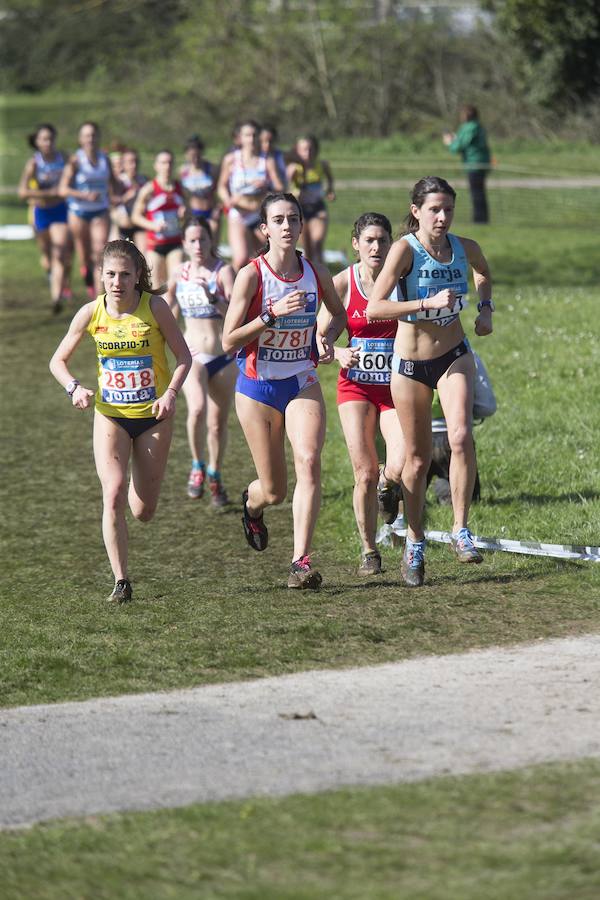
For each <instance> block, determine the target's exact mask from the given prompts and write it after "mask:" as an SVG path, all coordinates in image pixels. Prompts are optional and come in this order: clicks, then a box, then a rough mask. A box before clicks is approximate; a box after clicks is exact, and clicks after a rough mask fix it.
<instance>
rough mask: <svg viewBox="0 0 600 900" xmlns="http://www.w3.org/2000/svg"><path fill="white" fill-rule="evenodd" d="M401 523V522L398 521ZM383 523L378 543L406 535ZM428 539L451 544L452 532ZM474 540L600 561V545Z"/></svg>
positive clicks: (486, 546)
mask: <svg viewBox="0 0 600 900" xmlns="http://www.w3.org/2000/svg"><path fill="white" fill-rule="evenodd" d="M398 524H400V523H398ZM402 525H404V523H403V522H402V523H401V527H397V526H396V523H394V524H393V525H383V526H382V527H381V528H380V529H379V532H378V534H377V543H378V544H389V543H393V538H394V537H397V538H400V537H406V528H404V527H402ZM425 537H426V538H427V540H428V541H433V542H434V543H437V544H449V543H450V534H449V532H447V531H426V532H425ZM473 542H474V544H475V546H476V547H478V548H479V549H480V550H500V551H502V552H504V553H524V554H527V555H529V556H546V557H552V558H553V559H581V560H585V561H586V562H600V547H579V546H573V545H570V544H545V543H541V542H540V541H511V540H508V539H506V540H505V539H504V538H485V537H477V536H476V535H474V536H473Z"/></svg>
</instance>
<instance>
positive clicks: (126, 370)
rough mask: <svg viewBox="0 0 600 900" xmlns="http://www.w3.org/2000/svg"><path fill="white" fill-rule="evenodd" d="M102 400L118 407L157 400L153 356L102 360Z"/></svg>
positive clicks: (105, 358)
mask: <svg viewBox="0 0 600 900" xmlns="http://www.w3.org/2000/svg"><path fill="white" fill-rule="evenodd" d="M100 365H101V367H102V387H101V394H102V400H103V401H104V402H105V403H114V404H118V405H123V404H129V403H148V402H149V401H154V400H156V385H155V381H154V369H153V368H152V357H151V356H134V357H118V356H117V357H115V356H109V357H107V356H103V357H101V358H100Z"/></svg>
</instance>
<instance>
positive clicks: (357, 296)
mask: <svg viewBox="0 0 600 900" xmlns="http://www.w3.org/2000/svg"><path fill="white" fill-rule="evenodd" d="M391 243H392V226H391V225H390V222H389V220H388V219H387V218H386V217H385V216H384V215H381V214H380V213H365V214H364V215H362V216H360V218H358V219H357V220H356V222H355V223H354V227H353V229H352V246H353V248H354V250H355V252H356V254H357V256H358V262H357V263H355V264H354V265H352V266H350V267H349V268H347V269H344V271H343V272H340V273H339V274H338V275H336V277H335V278H334V281H333V283H334V285H335V289H336V291H337V293H338V296H339V297H340V299H341V300H342V303H343V304H344V306H345V308H346V314H347V316H348V324H347V326H346V327H347V329H348V337H349V340H348V346H347V347H336V348H335V357H336V359H337V361H338V362H339V364H340V366H341V367H342V368H341V371H340V374H339V377H338V389H337V402H338V411H339V415H340V421H341V423H342V428H343V431H344V437H345V438H346V444H347V446H348V452H349V454H350V460H351V462H352V468H353V470H354V496H353V503H354V515H355V516H356V524H357V525H358V532H359V535H360V540H361V543H362V561H361V564H360V567H359V569H358V574H359V575H361V576H368V575H379V574H380V573H381V556H380V554H379V552H378V551H377V549H376V546H375V534H376V530H377V509H378V505H379V511H380V512H381V514H382V516H383V518H384V520H385V521H386V522H388V523H389V522H393V521H394V519H395V518H396V516H397V514H398V508H399V501H400V476H401V474H402V466H403V462H404V443H403V440H402V431H401V429H400V424H399V422H398V416H397V415H396V411H395V409H394V402H393V400H392V395H391V391H390V380H391V365H390V364H391V359H392V354H393V350H394V338H395V336H396V328H397V322H396V321H387V322H386V321H379V322H374V321H370V320H369V319H367V315H366V309H367V303H368V300H369V297H370V295H371V290H372V288H373V285H374V283H375V279H376V278H377V276H378V274H379V272H380V271H381V268H382V266H383V263H384V260H385V258H386V256H387V254H388V250H389V249H390V246H391ZM398 290H399V287H396V288H394V290H393V291H392V295H391V297H392V298H393V299H396V298H397V294H398ZM319 323H320V327H321V328H322V329H325V328H326V327H327V325H328V314H327V311H326V310H323V311H322V312H321V313H320V315H319ZM378 424H379V429H380V431H381V434H382V436H383V439H384V442H385V448H386V461H385V465H384V466H383V467H382V470H381V473H379V464H378V458H377V447H376V443H375V438H376V432H377V425H378ZM378 475H379V481H378Z"/></svg>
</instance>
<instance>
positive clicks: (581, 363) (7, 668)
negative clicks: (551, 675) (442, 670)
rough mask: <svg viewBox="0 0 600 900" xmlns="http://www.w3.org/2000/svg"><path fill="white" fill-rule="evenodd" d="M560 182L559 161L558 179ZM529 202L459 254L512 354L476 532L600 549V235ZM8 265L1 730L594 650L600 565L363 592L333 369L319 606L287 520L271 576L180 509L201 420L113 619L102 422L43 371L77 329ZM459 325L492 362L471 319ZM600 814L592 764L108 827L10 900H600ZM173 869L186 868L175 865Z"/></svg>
mask: <svg viewBox="0 0 600 900" xmlns="http://www.w3.org/2000/svg"><path fill="white" fill-rule="evenodd" d="M365 155H366V152H365ZM583 155H585V154H582V156H583ZM373 156H374V157H375V156H376V154H373ZM341 159H342V156H341V153H340V160H341ZM555 160H556V158H555V157H554V155H550V156H549V157H548V159H547V162H548V167H551V166H552V164H553V162H554V161H555ZM21 162H22V159H21ZM21 162H20V164H21ZM384 170H385V167H382V166H380V168H379V169H376V170H375V171H378V172H379V173H382V172H384ZM421 174H422V173H421ZM442 174H443V172H442ZM402 177H404V175H403V176H402ZM510 193H511V192H510V191H506V190H504V191H500V190H497V191H494V190H492V191H491V192H490V202H491V208H492V214H493V216H494V221H493V224H492V225H490V226H487V227H481V228H479V229H478V230H477V232H474V230H473V228H472V226H470V225H469V223H468V210H467V200H466V197H465V196H464V194H463V195H460V196H459V206H458V212H457V222H456V228H455V230H456V231H458V233H462V234H467V235H472V236H476V237H477V238H478V239H479V240H480V241H481V244H482V246H483V248H484V250H485V252H486V254H487V256H488V258H489V260H490V262H491V265H492V271H493V274H494V280H495V283H496V290H495V293H494V296H495V300H496V303H497V307H498V313H497V315H496V320H495V325H496V331H495V333H494V335H493V336H492V337H490V338H487V339H479V338H474V339H473V345H474V347H475V348H476V349H477V350H478V352H480V353H481V355H482V356H483V358H484V360H485V362H486V364H487V366H488V368H489V370H490V373H491V376H492V379H493V382H494V386H495V389H496V393H497V397H498V403H499V409H498V412H497V414H496V416H495V417H494V418H493V419H491V420H489V421H488V422H487V423H485V424H484V425H483V426H481V427H480V428H478V429H477V433H476V440H477V448H478V455H479V468H480V474H481V479H482V490H483V498H482V502H481V503H480V504H478V505H476V506H475V507H474V508H473V511H472V517H471V525H472V528H473V530H474V531H475V532H477V533H478V534H483V535H486V536H499V537H500V536H501V537H508V538H518V539H536V540H543V541H550V542H557V543H558V542H566V543H576V544H592V545H597V544H599V543H600V458H599V456H598V452H597V435H598V431H599V426H600V417H599V414H598V405H597V400H596V397H595V388H594V384H595V383H596V377H597V371H598V362H599V357H600V350H599V348H598V342H597V341H596V340H595V338H594V330H593V323H594V321H595V311H596V306H597V304H598V303H599V302H600V288H599V287H598V282H597V271H596V269H597V266H596V264H595V260H596V256H597V241H598V230H597V226H596V228H595V229H594V228H591V227H587V226H586V227H582V226H581V222H580V220H579V213H578V210H577V209H573V207H572V192H568V191H555V192H547V191H546V192H542V191H539V192H529V193H528V194H527V196H526V197H525V198H524V197H523V194H522V193H519V192H517V191H515V192H514V195H513V198H512V203H511V198H510V197H509V194H510ZM580 193H581V194H583V193H584V192H580ZM405 194H406V192H394V191H391V190H384V189H380V190H360V191H356V190H353V191H350V190H349V191H343V192H340V196H339V198H338V200H337V201H336V203H335V204H333V205H332V208H331V214H332V223H331V232H330V240H329V246H331V247H339V248H342V247H343V248H344V249H346V250H347V251H349V232H350V228H351V224H352V222H353V220H354V219H355V218H356V216H357V215H358V214H360V213H361V212H363V211H365V210H366V209H375V210H378V211H381V212H385V213H387V214H388V215H390V217H391V219H392V221H393V224H394V227H398V226H399V224H400V220H401V218H402V216H403V215H404V212H405V208H406V196H405ZM586 196H587V198H588V199H587V202H588V203H589V204H590V209H591V212H590V217H592V216H596V215H597V212H596V211H597V209H598V204H597V202H595V200H594V194H593V191H590V192H589V194H586ZM533 198H534V199H535V204H536V206H535V209H536V213H535V215H534V216H533V219H534V221H533V223H532V216H531V210H530V208H529V207H530V206H531V202H533ZM502 204H503V205H502ZM594 204H595V205H594ZM500 210H503V212H502V215H496V214H495V213H497V212H498V211H500ZM571 210H572V211H571ZM24 219H25V213H24V210H23V209H22V207H21V206H20V205H19V204H18V203H17V202H16V201H15V200H13V199H12V198H5V201H4V203H3V205H2V206H0V222H2V223H5V222H21V221H24ZM0 265H1V273H2V291H1V298H0V324H1V333H2V345H3V353H2V358H1V361H0V365H1V369H0V373H1V375H0V377H1V381H2V394H1V398H2V401H1V402H2V417H3V423H4V428H3V441H2V443H1V444H0V463H1V464H2V468H3V472H4V473H5V476H4V478H3V482H2V487H1V491H2V509H3V511H4V516H3V529H2V551H3V570H2V604H1V606H0V615H1V628H2V636H3V639H2V643H1V645H0V670H1V672H2V677H1V679H0V706H12V705H16V704H32V703H40V702H55V701H61V700H72V699H83V698H88V697H93V696H106V695H113V694H119V693H124V692H139V691H148V690H163V689H169V688H174V687H185V686H191V685H199V684H204V683H209V682H218V681H225V680H232V679H243V678H252V677H260V676H262V675H266V674H279V673H284V672H291V671H297V670H301V669H310V668H324V667H340V666H346V665H360V664H367V663H378V662H384V661H388V660H400V659H403V658H408V657H411V656H415V655H419V654H423V653H448V652H456V651H459V650H462V649H465V648H472V647H483V646H489V645H493V644H512V643H517V642H520V641H526V640H536V639H539V638H543V637H550V636H563V635H566V634H578V633H584V632H591V631H598V628H599V626H600V565H597V564H593V563H565V562H559V561H556V560H551V559H536V558H531V557H524V556H512V555H509V554H488V555H486V558H485V561H484V564H483V565H482V566H479V567H476V568H473V569H471V568H468V567H467V568H466V569H465V568H461V567H460V566H459V565H458V564H457V563H455V562H454V560H453V559H452V558H451V556H450V553H449V551H448V549H447V548H444V547H436V546H433V545H432V546H430V548H429V549H428V553H427V584H426V586H425V587H424V588H423V589H422V590H420V591H409V590H407V589H404V588H403V587H402V586H401V585H400V579H399V573H398V569H399V561H400V551H399V550H397V549H388V550H386V551H385V553H384V564H385V566H386V570H387V571H386V574H385V576H384V578H383V579H382V580H381V581H380V582H376V583H373V582H369V583H366V584H365V583H361V584H357V583H356V578H355V574H354V573H355V569H356V566H357V564H358V558H359V544H358V539H357V536H356V529H355V525H354V521H353V516H352V507H351V488H352V475H351V469H350V464H349V461H348V458H347V453H346V450H345V446H344V443H343V439H342V435H341V430H340V427H339V423H338V419H337V412H336V409H335V400H334V397H335V378H336V372H335V371H334V369H333V368H332V367H330V368H328V369H324V370H323V371H322V373H321V378H322V382H323V386H324V390H325V393H326V398H327V404H328V412H329V419H328V423H329V424H328V439H327V443H326V447H325V451H324V456H323V509H322V513H321V516H320V520H319V525H318V530H317V534H316V538H315V558H316V561H317V563H318V565H319V568H320V570H321V571H322V573H323V575H324V586H323V589H322V591H321V592H320V593H319V594H316V595H313V594H311V595H310V596H306V595H301V596H297V595H295V594H294V596H290V592H289V591H287V590H286V589H285V587H284V584H285V577H286V571H287V565H288V564H289V556H290V551H291V535H290V527H291V507H290V503H289V501H288V502H286V503H285V504H283V506H282V507H280V508H278V509H275V510H272V511H269V513H268V514H267V515H268V524H269V526H270V529H271V535H272V541H271V545H270V548H269V550H268V551H267V552H266V553H265V554H261V555H258V554H253V553H252V551H251V550H250V549H249V548H248V546H247V545H246V543H245V541H244V538H243V534H242V530H241V524H240V521H239V519H240V505H239V503H237V502H236V503H235V504H234V506H233V507H232V508H231V510H229V511H227V512H225V513H224V514H222V515H218V514H215V513H213V512H212V511H211V510H210V508H209V506H208V504H207V503H206V502H204V501H200V502H197V503H195V502H192V501H188V500H187V499H186V497H185V483H186V478H187V472H188V466H189V459H188V450H187V442H186V438H185V408H184V403H183V401H181V403H180V409H179V413H178V418H177V423H176V432H175V438H174V442H173V447H172V452H171V458H170V463H169V468H168V473H167V478H166V481H165V484H164V488H163V493H162V498H161V504H160V506H159V510H158V513H157V516H156V519H155V520H154V522H152V523H151V524H150V525H146V526H143V525H140V524H139V523H131V528H130V535H131V571H132V578H133V581H134V590H135V602H134V603H132V604H131V605H130V606H129V607H126V608H118V609H114V608H111V607H109V606H107V604H105V603H104V600H103V598H104V597H105V596H106V594H107V593H108V589H109V588H110V585H111V576H110V569H109V566H108V562H107V560H106V557H105V553H104V548H103V546H102V540H101V533H100V513H101V503H100V489H99V485H98V482H97V478H96V475H95V472H94V468H93V461H92V454H91V416H90V415H87V416H86V415H82V414H78V413H77V412H76V411H74V410H73V409H72V408H71V407H70V405H69V403H68V401H67V400H66V398H65V396H64V392H63V391H62V390H61V389H60V387H59V386H58V385H57V384H56V383H55V382H54V380H53V379H52V377H51V376H50V374H49V372H48V368H47V364H48V360H49V358H50V356H51V354H52V352H53V350H54V348H55V346H56V345H57V343H58V341H59V340H60V338H61V336H62V334H63V333H64V331H65V329H66V326H67V322H68V318H69V315H70V314H71V313H72V312H73V311H74V307H73V309H71V310H70V311H69V315H67V314H66V313H65V314H64V315H63V316H62V317H60V318H58V319H55V318H52V317H51V316H50V314H49V312H48V310H47V305H46V289H45V284H44V280H43V278H42V276H41V274H40V270H39V268H38V264H37V253H36V250H35V247H34V246H33V244H32V243H29V242H23V243H17V242H15V243H7V242H3V243H2V244H0ZM76 287H78V288H79V289H81V285H80V284H79V283H78V282H76ZM464 318H465V323H466V325H467V332H468V334H469V336H470V337H472V320H473V318H474V315H473V314H472V312H471V310H469V311H468V313H467V314H466V315H465V317H464ZM74 370H75V371H76V372H77V374H78V376H79V377H80V378H81V379H82V380H84V381H87V382H89V383H90V384H92V380H93V373H94V365H93V358H92V347H91V343H88V344H87V345H83V346H82V347H81V348H80V350H79V352H78V355H77V357H76V361H75V362H74ZM251 477H252V465H251V460H250V457H249V453H248V451H247V448H246V445H245V443H244V441H243V438H242V436H241V433H240V429H239V427H238V426H237V423H236V422H235V419H234V418H232V422H231V442H230V450H229V455H228V457H227V460H226V464H225V467H224V478H225V484H226V487H227V489H228V490H229V492H230V495H231V496H232V497H233V499H234V500H236V501H237V499H238V498H239V495H240V493H241V490H242V489H243V488H244V487H245V485H246V483H247V481H248V479H249V478H251ZM427 515H428V526H429V527H430V528H442V529H447V528H448V527H449V526H450V524H451V518H450V512H449V510H448V509H447V508H444V507H439V506H437V505H435V504H434V503H433V502H430V503H429V504H428V509H427ZM597 797H598V771H597V767H596V765H595V764H588V765H582V766H574V767H548V768H544V769H541V770H529V771H528V772H527V773H516V774H513V775H506V776H487V777H483V776H482V777H481V778H480V779H479V778H465V779H443V780H437V781H435V782H428V783H426V784H423V785H417V786H402V787H399V788H389V789H388V788H385V789H380V790H379V789H378V790H377V791H352V792H339V793H337V794H328V795H324V796H323V797H321V798H290V799H288V800H282V801H276V802H275V801H267V800H258V801H256V802H255V801H252V802H251V803H245V804H222V805H219V806H207V807H199V808H194V809H190V810H184V811H179V812H168V811H166V812H163V813H155V814H147V815H144V816H137V815H132V816H128V817H119V816H113V817H104V818H102V819H98V820H94V821H91V822H86V823H66V824H64V823H59V824H56V825H49V826H43V827H39V828H35V829H33V830H32V831H31V832H28V833H25V834H15V835H10V834H4V835H1V836H0V868H2V869H3V870H5V871H7V872H8V873H9V877H8V881H7V882H6V886H5V888H4V890H5V891H6V892H7V893H6V896H7V897H8V898H13V897H14V898H17V897H21V896H27V897H29V896H32V897H35V898H38V897H39V898H46V897H48V898H54V897H57V898H58V897H59V896H60V897H67V898H70V897H90V898H91V897H94V898H96V897H114V896H119V897H121V896H123V897H151V898H153V897H157V898H163V897H165V898H166V897H176V898H180V897H188V896H189V897H192V896H203V897H244V898H251V897H252V898H254V897H256V898H259V897H260V898H263V897H264V898H267V897H273V898H275V897H277V898H280V897H281V898H283V897H285V898H288V897H289V898H292V897H294V898H296V897H298V898H304V897H307V898H308V897H311V898H312V897H315V898H317V897H341V898H342V897H343V898H346V897H352V898H354V897H356V898H363V897H364V898H371V897H372V898H388V897H389V898H391V897H394V898H404V897H406V898H410V900H413V898H423V900H425V898H427V900H436V898H438V897H439V898H442V897H443V898H444V900H453V898H457V900H459V898H460V900H463V898H465V900H468V898H471V897H472V898H474V900H475V898H480V897H482V896H485V897H486V898H488V897H490V898H494V900H495V898H508V897H511V898H513V897H519V898H520V897H523V898H525V897H526V898H527V900H529V898H534V900H537V898H539V900H554V898H565V900H566V898H569V900H570V898H572V897H574V896H577V897H578V898H584V900H587V898H590V900H591V898H592V897H596V896H597V895H598V888H599V885H598V880H597V871H598V868H597V866H595V865H593V862H592V861H593V857H594V853H595V852H597V827H598V822H597V817H595V814H593V813H590V812H589V811H588V808H593V799H594V798H597ZM532 798H534V799H532ZM565 798H567V799H566V800H565ZM569 804H572V805H569ZM432 811H433V812H435V818H434V817H433V812H432ZM248 823H251V824H252V826H253V827H252V828H251V830H250V831H249V830H248V827H249V826H248ZM478 823H482V830H481V831H480V830H479V828H478V827H477V825H478ZM488 828H489V830H488ZM594 834H595V835H596V837H595V838H594V837H593V835H594ZM594 841H595V842H596V843H594ZM261 842H262V843H261ZM167 848H169V849H171V850H173V848H179V855H177V854H176V853H174V856H173V860H172V861H169V859H167V856H168V852H167ZM173 852H174V850H173ZM109 862H110V864H111V865H112V866H113V868H114V871H115V872H116V874H115V875H114V876H111V878H113V879H115V880H112V881H111V878H109V877H108V876H107V874H106V870H107V868H108V866H109ZM548 872H550V875H548V874H547V873H548ZM151 882H152V883H151ZM482 884H484V885H485V890H483V891H482V889H481V885H482Z"/></svg>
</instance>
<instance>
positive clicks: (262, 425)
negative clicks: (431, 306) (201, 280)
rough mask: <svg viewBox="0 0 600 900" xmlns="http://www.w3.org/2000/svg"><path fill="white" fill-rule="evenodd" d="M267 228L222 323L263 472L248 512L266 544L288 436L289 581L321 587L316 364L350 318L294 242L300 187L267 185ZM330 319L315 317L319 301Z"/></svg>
mask: <svg viewBox="0 0 600 900" xmlns="http://www.w3.org/2000/svg"><path fill="white" fill-rule="evenodd" d="M260 228H261V232H262V235H263V237H264V239H265V240H267V241H268V247H267V250H266V251H265V252H264V253H263V254H262V255H261V256H260V257H259V258H258V259H257V260H253V261H252V262H251V263H249V264H248V265H246V266H244V268H243V269H241V270H240V272H239V273H238V276H237V278H236V280H235V284H234V288H233V294H232V297H231V303H230V304H229V309H228V311H227V314H226V316H225V324H224V327H223V349H224V350H225V352H232V351H234V350H237V351H238V366H239V368H240V374H239V375H238V380H237V385H236V411H237V414H238V418H239V420H240V423H241V426H242V428H243V430H244V434H245V437H246V440H247V442H248V446H249V448H250V451H251V453H252V459H253V461H254V465H255V466H256V472H257V478H256V479H255V480H254V481H252V482H251V483H250V484H249V485H248V490H247V491H244V494H243V498H242V499H243V504H244V512H243V517H242V522H243V525H244V531H245V534H246V539H247V541H248V543H249V544H250V546H251V547H252V548H253V549H254V550H265V549H266V547H267V542H268V533H267V529H266V526H265V524H264V522H263V510H264V509H265V508H266V507H267V506H273V505H275V504H277V503H282V502H283V500H284V499H285V496H286V494H287V465H286V460H285V436H286V434H287V437H288V439H289V441H290V444H291V446H292V452H293V455H294V466H295V469H296V487H295V490H294V498H293V502H292V510H293V516H294V552H293V556H292V566H291V569H290V573H289V578H288V587H290V588H310V589H313V590H315V589H318V588H319V586H320V584H321V575H320V574H319V572H317V571H316V570H315V569H314V568H313V567H312V564H311V560H310V556H309V554H310V545H311V541H312V536H313V532H314V528H315V524H316V520H317V515H318V512H319V506H320V502H321V479H320V470H321V462H320V460H321V449H322V447H323V442H324V440H325V404H324V402H323V394H322V392H321V386H320V384H319V380H318V377H317V373H316V370H315V366H316V364H317V363H318V362H320V363H328V362H331V361H332V360H333V342H334V341H335V340H336V338H337V337H338V336H339V335H340V333H341V331H342V329H343V328H344V325H345V324H346V314H345V312H344V308H343V306H342V304H341V302H340V300H339V297H338V296H337V294H336V292H335V288H334V286H333V282H332V280H331V276H330V274H329V271H328V270H327V268H326V267H325V266H324V265H322V264H318V265H311V264H310V263H309V262H308V261H307V260H305V259H304V258H303V257H302V256H301V254H299V253H297V251H296V245H297V243H298V239H299V237H300V232H301V231H302V212H301V210H300V206H299V204H298V201H297V200H296V198H295V197H294V196H293V194H284V193H278V194H270V195H268V196H267V197H266V198H265V200H264V201H263V203H262V206H261V214H260ZM320 301H322V302H323V303H324V304H325V306H326V307H327V309H328V311H329V313H330V316H329V322H328V327H327V328H326V329H325V330H322V329H321V328H320V327H316V316H317V311H318V306H319V302H320Z"/></svg>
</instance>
